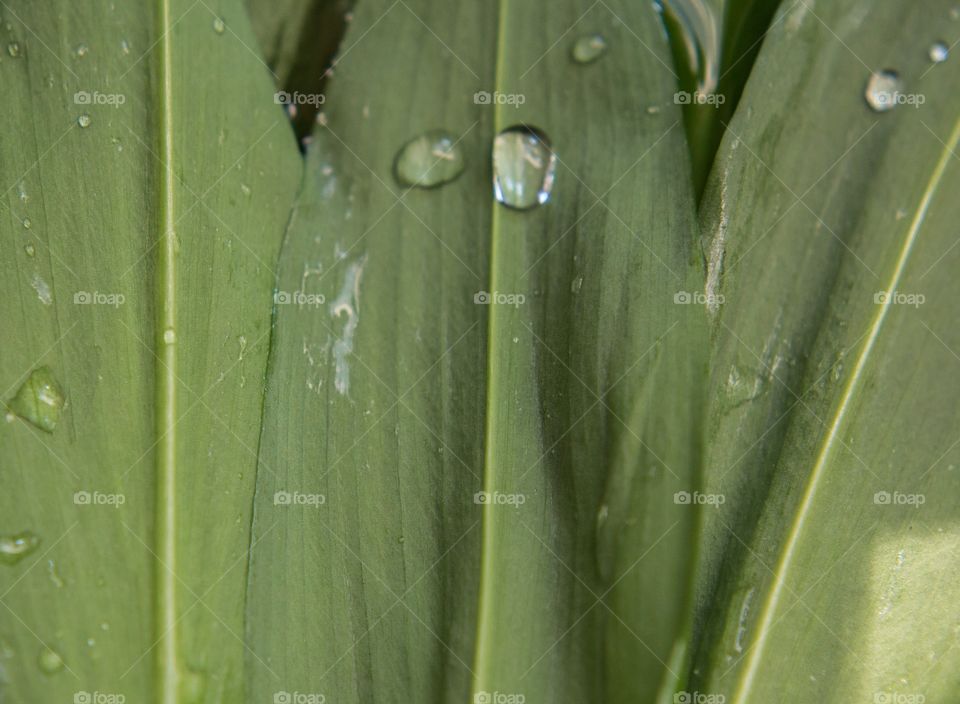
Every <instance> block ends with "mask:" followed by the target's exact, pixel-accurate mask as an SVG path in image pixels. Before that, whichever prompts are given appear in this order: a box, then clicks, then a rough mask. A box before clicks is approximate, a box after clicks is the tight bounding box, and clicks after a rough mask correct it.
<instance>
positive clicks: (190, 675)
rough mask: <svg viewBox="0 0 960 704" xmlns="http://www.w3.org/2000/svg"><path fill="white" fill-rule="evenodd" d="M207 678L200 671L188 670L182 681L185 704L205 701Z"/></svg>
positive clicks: (196, 703)
mask: <svg viewBox="0 0 960 704" xmlns="http://www.w3.org/2000/svg"><path fill="white" fill-rule="evenodd" d="M206 689H207V677H206V675H205V674H204V673H203V672H201V671H199V670H187V672H186V673H184V675H183V680H182V681H181V693H182V695H183V699H184V702H185V704H198V703H199V702H202V701H203V699H204V694H205V692H206Z"/></svg>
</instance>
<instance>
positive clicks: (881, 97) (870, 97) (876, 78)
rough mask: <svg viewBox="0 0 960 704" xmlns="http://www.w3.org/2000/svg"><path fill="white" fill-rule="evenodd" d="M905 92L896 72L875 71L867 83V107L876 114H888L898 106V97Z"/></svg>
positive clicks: (887, 70)
mask: <svg viewBox="0 0 960 704" xmlns="http://www.w3.org/2000/svg"><path fill="white" fill-rule="evenodd" d="M901 90H903V83H901V81H900V76H899V75H897V72H896V71H891V70H889V69H886V70H883V71H875V72H873V73H872V74H871V75H870V80H869V81H867V91H866V93H865V97H866V99H867V105H869V106H870V107H871V108H872V109H873V110H874V111H876V112H886V111H887V110H893V108H894V107H896V105H897V96H899V95H900V91H901Z"/></svg>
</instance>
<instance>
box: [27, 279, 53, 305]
mask: <svg viewBox="0 0 960 704" xmlns="http://www.w3.org/2000/svg"><path fill="white" fill-rule="evenodd" d="M30 286H31V287H33V290H34V291H36V292H37V298H39V299H40V302H41V303H42V304H43V305H45V306H49V305H51V304H52V303H53V294H51V293H50V285H49V284H48V283H47V282H46V281H44V280H43V278H42V277H41V276H40V274H34V275H33V278H32V279H30Z"/></svg>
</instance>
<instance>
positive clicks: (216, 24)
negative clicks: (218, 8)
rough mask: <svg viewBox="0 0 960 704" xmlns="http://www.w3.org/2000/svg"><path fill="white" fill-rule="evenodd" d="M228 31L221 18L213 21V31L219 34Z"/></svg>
mask: <svg viewBox="0 0 960 704" xmlns="http://www.w3.org/2000/svg"><path fill="white" fill-rule="evenodd" d="M226 29H227V25H226V23H225V22H224V21H223V20H222V19H221V18H219V17H216V18H214V20H213V31H214V32H216V33H217V34H223V33H224V32H225V31H226Z"/></svg>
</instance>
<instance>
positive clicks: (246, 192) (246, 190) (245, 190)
mask: <svg viewBox="0 0 960 704" xmlns="http://www.w3.org/2000/svg"><path fill="white" fill-rule="evenodd" d="M240 190H241V191H242V192H243V195H245V196H249V195H250V193H251V192H252V191H251V190H250V186H248V185H247V184H245V183H241V184H240Z"/></svg>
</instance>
